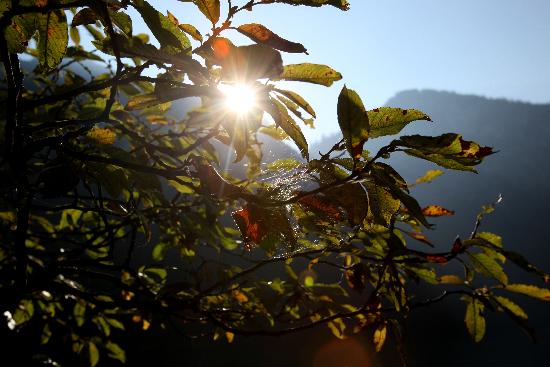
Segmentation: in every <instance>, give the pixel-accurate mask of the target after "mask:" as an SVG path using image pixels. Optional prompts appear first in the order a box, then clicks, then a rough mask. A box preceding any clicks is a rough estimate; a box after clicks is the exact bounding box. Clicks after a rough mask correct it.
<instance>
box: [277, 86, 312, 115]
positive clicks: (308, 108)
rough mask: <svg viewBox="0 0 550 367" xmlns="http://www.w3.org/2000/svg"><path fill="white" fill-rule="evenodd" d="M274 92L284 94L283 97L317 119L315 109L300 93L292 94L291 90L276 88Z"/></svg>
mask: <svg viewBox="0 0 550 367" xmlns="http://www.w3.org/2000/svg"><path fill="white" fill-rule="evenodd" d="M273 90H274V91H275V92H277V93H279V94H282V95H283V96H285V97H287V98H288V99H290V100H291V101H292V102H294V103H296V104H297V105H298V106H300V107H301V108H303V109H304V110H305V111H307V113H309V114H310V115H311V116H312V117H317V116H316V114H315V110H314V109H313V107H311V105H310V104H309V103H308V102H307V101H306V100H305V99H304V98H303V97H302V96H300V95H299V94H298V93H296V92H292V91H289V90H283V89H278V88H274V89H273Z"/></svg>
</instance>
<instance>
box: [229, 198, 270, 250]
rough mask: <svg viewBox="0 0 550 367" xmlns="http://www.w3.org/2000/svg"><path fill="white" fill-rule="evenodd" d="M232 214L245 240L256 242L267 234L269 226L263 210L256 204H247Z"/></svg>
mask: <svg viewBox="0 0 550 367" xmlns="http://www.w3.org/2000/svg"><path fill="white" fill-rule="evenodd" d="M232 216H233V219H234V220H235V222H236V223H237V226H238V227H239V230H240V231H241V234H242V236H243V239H244V240H245V242H247V243H250V242H252V243H256V244H257V243H259V242H260V241H261V240H263V239H264V238H265V237H266V236H267V234H268V229H269V226H268V223H266V222H267V221H266V218H265V216H264V215H263V211H262V210H261V209H260V208H258V207H257V206H255V205H247V206H246V207H244V208H242V209H240V210H237V211H236V212H233V214H232Z"/></svg>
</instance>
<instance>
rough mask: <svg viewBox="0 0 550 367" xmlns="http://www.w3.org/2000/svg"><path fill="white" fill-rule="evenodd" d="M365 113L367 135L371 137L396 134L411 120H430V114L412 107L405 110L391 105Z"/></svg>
mask: <svg viewBox="0 0 550 367" xmlns="http://www.w3.org/2000/svg"><path fill="white" fill-rule="evenodd" d="M367 113H368V117H369V123H370V131H369V135H370V137H371V138H378V137H380V136H386V135H395V134H398V133H399V132H400V131H401V130H402V129H403V128H404V127H405V126H407V125H408V124H409V123H410V122H413V121H418V120H425V121H432V119H431V118H430V116H428V115H426V114H425V113H424V112H422V111H419V110H414V109H409V110H405V109H401V108H393V107H380V108H375V109H374V110H370V111H368V112H367Z"/></svg>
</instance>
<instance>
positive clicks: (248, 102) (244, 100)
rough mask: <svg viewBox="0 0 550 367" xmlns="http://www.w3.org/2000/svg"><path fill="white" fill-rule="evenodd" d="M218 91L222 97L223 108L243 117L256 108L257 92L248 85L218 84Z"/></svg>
mask: <svg viewBox="0 0 550 367" xmlns="http://www.w3.org/2000/svg"><path fill="white" fill-rule="evenodd" d="M218 89H219V90H220V92H222V93H223V95H224V100H223V104H224V108H226V109H227V110H228V111H231V112H233V113H235V114H237V115H240V116H243V115H246V114H248V113H249V112H251V111H252V110H253V109H254V108H255V107H256V102H257V92H256V90H255V88H254V87H253V86H252V85H250V84H244V83H235V84H221V83H220V84H218Z"/></svg>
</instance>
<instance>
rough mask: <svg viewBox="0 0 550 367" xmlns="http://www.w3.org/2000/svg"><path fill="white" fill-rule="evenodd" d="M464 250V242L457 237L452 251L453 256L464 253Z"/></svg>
mask: <svg viewBox="0 0 550 367" xmlns="http://www.w3.org/2000/svg"><path fill="white" fill-rule="evenodd" d="M462 249H463V245H462V241H461V240H460V237H457V238H456V239H455V242H454V243H453V247H452V249H451V252H452V253H453V254H458V253H460V252H462Z"/></svg>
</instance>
